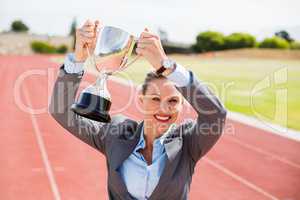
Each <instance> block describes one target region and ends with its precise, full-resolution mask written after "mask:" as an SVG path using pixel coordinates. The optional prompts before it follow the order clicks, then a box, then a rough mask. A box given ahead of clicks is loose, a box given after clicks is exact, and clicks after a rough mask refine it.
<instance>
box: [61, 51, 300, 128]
mask: <svg viewBox="0 0 300 200" xmlns="http://www.w3.org/2000/svg"><path fill="white" fill-rule="evenodd" d="M170 57H171V58H172V59H174V60H176V61H177V62H178V63H180V64H181V65H183V66H184V67H186V68H187V69H190V70H192V71H193V72H194V73H195V74H196V75H197V77H198V78H199V79H201V80H202V81H205V82H207V83H208V84H209V86H210V88H211V89H212V90H213V91H214V93H215V94H216V95H217V96H219V97H220V99H221V101H222V102H223V103H224V104H225V106H226V108H227V109H229V110H231V111H235V112H240V113H243V114H246V115H250V116H254V117H257V118H259V119H261V120H264V121H269V122H272V123H275V124H279V125H282V126H285V127H288V128H293V129H296V130H300V60H275V59H274V60H271V59H243V58H200V57H198V56H182V55H176V56H170ZM55 61H59V62H62V58H59V59H57V60H55ZM280 69H283V70H284V69H287V82H283V83H282V84H280V85H278V84H275V85H274V84H273V83H274V75H276V74H278V73H276V72H278V70H280ZM150 70H152V69H151V67H150V65H149V64H148V62H147V61H145V60H144V59H139V60H138V61H137V62H136V63H134V64H133V65H132V66H130V67H128V68H127V69H126V70H125V71H124V72H125V73H122V74H120V75H119V76H121V77H122V78H124V77H125V78H129V79H131V80H133V81H134V82H136V83H137V84H140V83H142V82H143V80H144V78H145V75H146V73H147V72H148V71H150ZM124 74H125V75H124ZM283 77H285V76H284V73H279V78H283ZM268 78H270V81H271V83H272V84H271V86H270V87H268V88H267V89H265V90H262V91H261V92H257V93H255V94H254V95H252V100H253V101H252V104H251V92H252V91H253V88H254V87H255V86H257V85H259V84H260V83H261V81H262V80H264V79H268ZM276 80H278V78H277V79H276ZM226 88H227V89H226ZM281 89H282V90H281ZM285 90H286V91H287V94H288V95H287V98H285V96H284V95H283V94H280V93H279V92H280V91H285ZM276 95H278V96H277V97H276ZM285 100H287V103H286V102H285ZM276 105H277V108H276ZM285 108H287V110H286V111H287V113H285V110H284V109H285Z"/></svg>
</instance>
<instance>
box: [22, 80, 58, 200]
mask: <svg viewBox="0 0 300 200" xmlns="http://www.w3.org/2000/svg"><path fill="white" fill-rule="evenodd" d="M23 87H24V90H23V91H24V96H25V101H27V104H28V105H29V106H30V108H32V102H31V100H30V98H29V95H28V92H27V91H28V90H27V88H26V86H25V85H24V86H23ZM29 114H30V118H31V122H32V125H33V129H34V134H35V137H36V140H37V143H38V146H39V149H40V151H41V155H42V160H43V163H44V165H45V168H46V173H47V176H48V179H49V182H50V186H51V190H52V192H53V195H54V199H55V200H60V199H61V197H60V193H59V190H58V187H57V184H56V181H55V178H54V173H53V170H52V168H51V165H50V162H49V158H48V154H47V151H46V148H45V144H44V141H43V138H42V135H41V131H40V128H39V126H38V123H37V120H36V117H35V116H34V114H32V113H29Z"/></svg>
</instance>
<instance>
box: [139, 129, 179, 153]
mask: <svg viewBox="0 0 300 200" xmlns="http://www.w3.org/2000/svg"><path fill="white" fill-rule="evenodd" d="M175 126H176V124H175V123H173V124H171V126H170V127H169V129H168V130H167V131H166V132H165V133H164V134H163V135H161V136H160V137H159V138H156V139H155V140H154V141H153V146H162V147H164V140H165V138H166V137H167V135H168V134H169V133H170V132H171V131H172V130H173V129H174V127H175ZM145 147H146V141H145V138H144V128H143V129H142V132H141V135H140V139H139V142H138V144H137V145H136V147H135V149H134V151H138V150H139V149H144V148H145Z"/></svg>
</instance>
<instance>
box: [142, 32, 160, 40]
mask: <svg viewBox="0 0 300 200" xmlns="http://www.w3.org/2000/svg"><path fill="white" fill-rule="evenodd" d="M141 38H156V39H159V37H158V36H157V35H155V34H153V33H150V32H146V31H144V32H142V34H141Z"/></svg>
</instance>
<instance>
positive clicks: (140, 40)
mask: <svg viewBox="0 0 300 200" xmlns="http://www.w3.org/2000/svg"><path fill="white" fill-rule="evenodd" d="M156 41H157V39H156V38H154V37H151V38H140V39H139V40H138V43H150V44H153V43H155V42H156Z"/></svg>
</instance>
